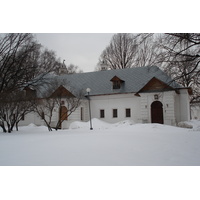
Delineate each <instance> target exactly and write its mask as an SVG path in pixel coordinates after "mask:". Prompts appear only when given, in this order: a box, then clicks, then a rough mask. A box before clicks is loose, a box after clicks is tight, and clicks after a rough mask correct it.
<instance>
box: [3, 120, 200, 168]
mask: <svg viewBox="0 0 200 200" xmlns="http://www.w3.org/2000/svg"><path fill="white" fill-rule="evenodd" d="M190 124H191V125H193V128H192V129H186V128H178V127H172V126H167V125H160V124H134V123H133V122H131V121H124V122H120V123H116V124H108V123H105V122H102V121H99V120H97V119H93V128H94V129H93V130H90V129H89V123H83V122H74V123H73V124H72V125H71V127H70V129H68V130H59V131H52V132H49V131H48V130H47V128H46V127H44V126H40V127H37V126H35V125H33V124H31V125H29V126H26V127H20V128H19V131H18V132H17V131H13V132H12V133H10V134H9V133H3V132H2V130H1V129H0V166H199V165H200V123H199V121H192V122H190Z"/></svg>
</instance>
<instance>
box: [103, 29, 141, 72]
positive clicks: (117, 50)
mask: <svg viewBox="0 0 200 200" xmlns="http://www.w3.org/2000/svg"><path fill="white" fill-rule="evenodd" d="M136 47H137V44H136V42H135V40H134V38H133V35H132V34H130V33H118V34H115V35H114V36H113V38H112V40H111V42H110V44H109V46H108V47H106V49H105V50H104V51H103V52H102V54H101V56H100V58H99V65H100V66H101V65H104V66H107V68H110V69H124V68H130V67H132V65H133V61H134V56H135V54H136V49H137V48H136Z"/></svg>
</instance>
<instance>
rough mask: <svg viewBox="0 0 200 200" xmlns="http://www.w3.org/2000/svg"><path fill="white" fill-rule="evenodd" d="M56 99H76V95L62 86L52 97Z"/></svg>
mask: <svg viewBox="0 0 200 200" xmlns="http://www.w3.org/2000/svg"><path fill="white" fill-rule="evenodd" d="M55 97H74V95H73V94H72V93H71V92H69V91H68V90H67V89H66V88H65V87H63V86H62V85H61V86H60V87H58V88H57V89H56V90H55V91H54V92H53V93H52V94H51V96H50V98H55Z"/></svg>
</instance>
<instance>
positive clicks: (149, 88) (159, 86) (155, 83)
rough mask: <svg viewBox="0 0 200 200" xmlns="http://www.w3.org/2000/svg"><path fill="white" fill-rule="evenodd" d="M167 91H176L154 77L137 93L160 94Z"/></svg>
mask: <svg viewBox="0 0 200 200" xmlns="http://www.w3.org/2000/svg"><path fill="white" fill-rule="evenodd" d="M166 90H174V89H173V88H172V87H171V86H169V85H167V84H166V83H164V82H162V81H161V80H159V79H157V78H155V77H153V78H152V79H151V80H150V81H149V82H148V83H147V84H146V85H145V86H144V87H143V88H142V89H140V90H139V91H138V92H137V93H142V92H158V91H166Z"/></svg>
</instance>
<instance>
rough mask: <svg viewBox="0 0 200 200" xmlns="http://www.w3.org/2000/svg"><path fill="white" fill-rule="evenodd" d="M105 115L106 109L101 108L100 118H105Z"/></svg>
mask: <svg viewBox="0 0 200 200" xmlns="http://www.w3.org/2000/svg"><path fill="white" fill-rule="evenodd" d="M104 117H105V112H104V110H100V118H104Z"/></svg>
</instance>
